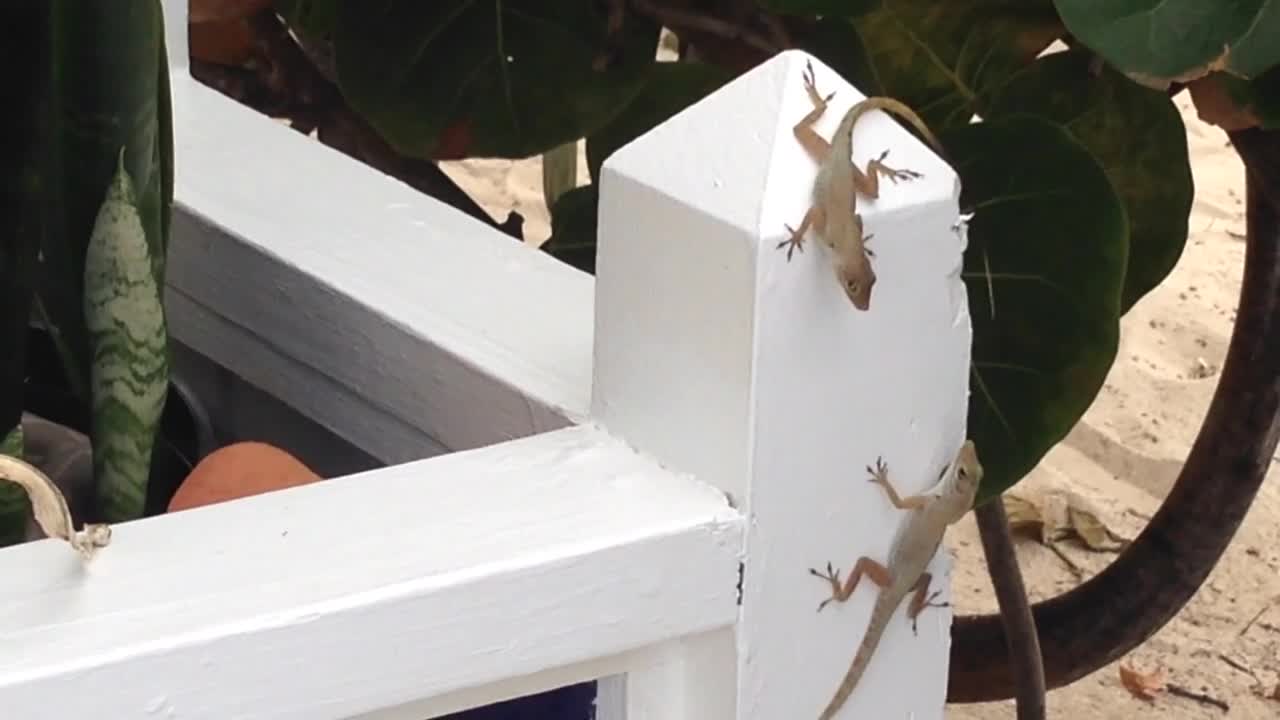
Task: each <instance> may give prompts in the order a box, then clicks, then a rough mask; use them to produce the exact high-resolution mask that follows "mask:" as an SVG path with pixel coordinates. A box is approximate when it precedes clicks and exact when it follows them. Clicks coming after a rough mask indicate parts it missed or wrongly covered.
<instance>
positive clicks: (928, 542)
mask: <svg viewBox="0 0 1280 720" xmlns="http://www.w3.org/2000/svg"><path fill="white" fill-rule="evenodd" d="M867 471H868V472H869V473H871V482H874V483H875V484H877V485H879V486H880V487H882V488H884V491H885V493H886V494H887V495H888V496H889V502H891V503H893V506H894V507H896V508H898V509H900V510H906V511H908V513H909V514H908V515H907V521H906V522H905V523H903V524H902V526H901V527H900V528H898V532H897V534H896V535H894V538H893V543H892V545H891V546H890V548H889V563H888V564H887V565H881V564H880V563H878V562H876V561H875V560H872V559H871V558H869V557H866V556H863V557H860V558H858V560H857V562H855V563H854V565H853V569H852V570H851V571H850V572H849V579H848V580H846V581H844V582H843V583H842V582H841V581H840V573H839V572H838V571H836V570H833V569H832V568H831V563H827V571H826V572H825V573H822V572H819V571H818V570H815V569H813V568H809V572H810V573H811V574H813V575H815V576H817V577H819V578H822V579H823V580H825V581H826V582H828V583H830V584H831V597H829V598H827V599H826V600H823V601H822V602H821V603H819V605H818V611H819V612H821V611H822V609H823V608H824V607H826V606H827V603H830V602H832V601H835V602H844V601H846V600H848V599H849V597H850V596H851V595H853V591H854V590H855V589H856V588H857V587H858V583H859V582H860V581H861V580H862V578H863V577H868V578H871V581H872V582H874V583H875V584H876V585H879V586H880V594H879V595H878V596H877V597H876V602H875V605H874V606H872V609H871V619H869V620H868V621H867V630H866V632H865V633H864V634H863V636H862V641H861V643H859V645H858V650H857V652H856V653H855V654H854V656H853V662H851V663H850V665H849V669H848V671H846V672H845V675H844V678H843V680H841V682H840V686H839V687H838V688H837V689H836V691H835V694H834V695H833V696H832V698H831V700H830V702H828V703H827V706H826V708H825V709H824V710H823V711H822V714H821V715H819V716H818V720H832V718H834V717H835V715H836V713H837V712H838V711H839V710H840V708H841V706H843V705H844V703H845V701H847V700H848V699H849V696H850V695H852V694H853V690H854V688H855V687H857V685H858V680H860V679H861V678H862V673H863V671H865V670H866V669H867V664H868V663H869V662H870V661H871V656H872V655H873V654H874V653H875V651H876V647H878V646H879V645H880V638H881V636H883V635H884V631H885V628H886V627H887V626H888V624H889V621H890V620H891V619H892V618H893V614H894V612H895V611H896V610H897V609H898V605H899V604H900V603H901V602H902V599H903V598H905V597H906V596H907V595H911V600H910V602H909V603H908V606H907V619H909V620H910V621H911V629H912V631H913V632H914V631H915V629H916V617H917V616H918V615H919V614H920V613H921V612H922V611H923V610H924V609H925V608H926V607H945V604H942V603H938V604H935V603H934V602H933V599H934V598H935V597H937V596H938V592H935V593H933V594H929V583H930V582H932V580H933V576H932V575H930V574H929V572H928V567H929V563H930V562H931V561H932V560H933V556H934V554H935V553H936V552H937V550H938V547H939V546H941V545H942V536H943V535H944V534H946V530H947V527H948V526H949V525H952V524H953V523H955V522H956V521H958V520H959V519H960V518H962V517H964V515H965V513H967V512H969V510H970V508H972V507H973V498H974V495H975V494H976V493H977V490H978V483H980V482H981V481H982V464H981V463H980V462H979V461H978V451H977V449H976V448H975V447H974V444H973V441H972V440H966V441H965V442H964V444H963V445H961V446H960V450H959V452H957V453H956V457H955V459H954V460H953V461H952V462H951V463H950V464H949V465H948V466H947V467H946V468H944V469H943V471H942V475H941V477H939V478H938V482H937V483H936V484H935V485H934V486H933V487H932V488H930V489H928V490H926V491H925V492H923V493H921V494H919V495H912V496H909V497H905V498H904V497H900V496H899V495H898V493H897V491H896V490H895V489H894V487H893V485H892V484H890V482H889V469H888V467H886V466H885V464H884V462H883V461H882V460H880V459H879V458H877V459H876V466H875V468H874V469H872V468H870V467H868V468H867ZM939 592H940V591H939Z"/></svg>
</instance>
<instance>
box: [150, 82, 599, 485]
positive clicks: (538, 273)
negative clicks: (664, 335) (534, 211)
mask: <svg viewBox="0 0 1280 720" xmlns="http://www.w3.org/2000/svg"><path fill="white" fill-rule="evenodd" d="M173 106H174V138H175V140H174V143H175V150H174V154H175V175H176V177H175V188H174V196H175V205H176V207H175V210H174V218H173V233H172V234H173V238H172V241H171V246H170V250H169V263H168V268H167V273H168V278H167V279H168V284H169V285H170V286H171V287H172V288H174V289H176V290H177V291H179V292H180V293H181V295H182V296H183V302H182V303H178V304H176V305H175V307H174V311H173V313H172V316H171V318H170V323H169V326H170V331H171V332H172V333H173V335H174V337H175V338H177V339H178V340H180V341H181V342H183V343H184V344H186V345H188V346H189V347H191V348H193V349H195V350H197V351H198V352H200V353H202V354H205V355H207V356H208V357H209V358H210V359H211V360H213V361H214V362H217V363H218V364H220V365H223V366H224V367H226V368H228V369H230V370H231V371H233V372H235V373H237V374H238V375H241V376H242V377H244V378H245V379H246V380H247V381H249V382H251V383H253V384H255V385H258V386H259V387H260V388H261V389H263V390H265V391H267V392H270V393H271V394H272V395H275V396H276V397H278V398H280V399H281V400H282V401H284V402H285V403H287V404H290V405H292V406H294V407H295V408H298V409H300V410H303V411H305V412H306V413H307V415H309V416H310V417H311V418H312V419H314V420H315V421H316V422H318V423H320V424H321V425H323V426H324V427H326V428H328V429H330V430H332V431H334V432H336V433H338V434H340V435H342V436H343V437H345V438H347V439H348V440H349V441H351V442H352V443H353V444H355V445H357V446H358V447H360V448H361V449H363V450H365V451H366V452H369V453H371V454H374V455H376V456H378V457H380V458H381V459H383V460H385V461H387V462H399V461H403V460H406V459H410V458H416V457H421V456H422V455H421V454H409V455H407V456H406V453H418V452H420V451H421V452H427V451H428V449H429V448H432V447H443V448H448V449H451V450H462V449H468V448H475V447H480V446H483V445H487V444H489V443H494V442H501V441H503V440H508V439H511V438H515V437H523V436H526V435H530V434H533V433H537V432H543V431H547V430H554V429H557V428H561V427H565V426H566V425H568V424H570V423H571V422H575V421H581V420H583V419H585V416H586V410H587V404H588V398H589V387H590V377H591V375H590V373H591V314H592V307H593V304H592V291H593V282H592V278H591V277H590V276H589V275H587V274H585V273H583V272H581V271H579V270H577V269H575V268H572V267H570V266H568V265H566V264H564V263H562V262H560V261H558V260H555V259H554V258H552V257H551V256H549V255H547V254H546V253H544V252H541V251H539V250H537V249H535V248H533V247H530V246H527V245H525V244H524V243H521V242H518V241H516V240H514V239H513V238H511V237H508V236H506V235H503V234H502V233H499V232H498V231H496V230H494V229H493V228H491V227H488V226H487V225H485V224H483V223H481V222H479V221H477V220H475V219H474V218H471V217H468V216H466V215H464V214H463V213H460V212H458V211H457V210H455V209H453V208H451V207H449V206H447V205H445V204H443V203H441V202H439V201H437V200H435V199H434V198H431V197H429V196H426V195H423V194H422V193H420V192H419V191H417V190H415V189H413V188H411V187H409V186H408V185H405V184H404V183H402V182H400V181H399V180H396V179H394V178H392V177H390V176H388V175H384V174H382V173H380V172H378V171H377V170H374V169H372V168H369V167H368V166H366V165H364V164H362V163H360V162H358V161H356V160H353V159H351V158H349V157H347V156H345V155H343V154H341V153H339V152H337V151H335V150H332V149H330V148H328V147H325V146H324V145H322V144H320V143H318V142H317V141H315V140H313V139H310V138H307V137H304V136H302V135H301V134H299V133H297V132H296V131H294V130H291V129H289V128H287V127H285V126H283V125H282V124H281V123H279V122H276V121H274V120H271V119H270V118H267V117H265V116H263V115H260V114H258V113H256V112H254V111H253V110H251V109H249V108H246V107H244V106H241V105H239V104H237V103H236V102H234V101H233V100H231V99H229V98H226V97H224V96H222V95H220V94H218V93H217V92H215V91H213V90H211V89H209V88H206V87H204V86H203V85H201V84H200V83H198V82H197V81H195V80H194V79H193V78H191V77H190V76H189V75H187V74H186V73H185V72H179V71H178V70H177V69H176V68H175V69H174V78H173ZM193 304H194V305H195V306H197V307H192V305H193ZM200 308H203V312H201V311H200ZM186 310H191V311H192V312H190V313H187V312H185V311H186ZM201 315H212V316H217V317H219V318H221V320H222V321H223V322H224V324H226V325H228V326H230V328H239V329H240V331H239V332H227V333H223V337H225V338H228V339H230V340H231V341H230V342H226V343H223V342H219V341H216V340H215V338H213V337H211V336H208V335H206V334H205V327H206V326H207V323H204V322H201V317H200V316H201ZM230 328H229V329H230ZM254 345H257V346H260V347H265V348H269V349H270V351H271V352H272V353H274V354H276V355H279V356H281V357H283V358H286V359H287V360H288V361H289V363H288V364H287V365H279V366H277V365H275V364H269V365H267V366H263V365H260V364H258V360H260V359H261V357H262V353H261V352H260V351H255V350H254V349H253V348H252V347H251V346H254ZM255 356H256V357H257V358H258V360H251V359H250V358H251V357H255ZM299 366H300V367H302V368H305V369H308V371H309V372H310V373H314V374H315V375H316V376H319V377H322V378H324V379H325V384H327V383H329V382H332V383H336V384H337V385H340V386H342V387H343V388H345V389H346V390H347V391H348V393H340V394H334V395H332V396H327V395H320V396H319V397H305V396H304V395H305V394H306V393H308V392H310V391H308V390H307V383H304V382H277V381H276V380H273V378H282V377H286V376H290V375H292V376H294V377H295V378H302V377H305V376H302V375H297V374H296V372H295V368H296V367H299ZM345 394H350V395H355V396H357V397H359V398H362V401H361V402H357V403H351V402H349V401H348V399H347V398H346V397H344V395H345ZM388 417H390V418H392V420H393V422H390V423H388V422H387V420H386V418H388ZM404 425H408V426H410V427H412V428H414V429H415V430H416V431H417V432H418V433H420V434H421V435H422V438H421V439H420V440H417V441H415V442H414V443H412V444H410V445H408V446H403V445H402V446H399V447H388V443H387V441H386V438H387V437H388V436H389V435H390V434H392V433H394V434H395V435H396V436H403V434H404V428H403V426H404Z"/></svg>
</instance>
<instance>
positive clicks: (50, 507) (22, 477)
mask: <svg viewBox="0 0 1280 720" xmlns="http://www.w3.org/2000/svg"><path fill="white" fill-rule="evenodd" d="M0 479H4V480H8V481H10V482H14V483H17V484H18V485H20V486H22V489H23V490H26V491H27V497H29V498H31V511H32V514H33V515H35V518H36V524H38V525H39V526H40V529H41V530H43V531H44V534H45V535H48V536H49V537H51V538H62V539H63V540H66V541H67V542H69V543H71V547H73V548H75V549H76V551H77V552H79V553H80V554H81V555H83V556H84V558H85V559H86V560H88V559H90V558H92V557H93V554H94V553H95V552H96V551H97V550H98V548H102V547H106V546H107V544H109V543H110V542H111V526H109V525H105V524H93V523H87V524H85V526H84V529H83V530H80V531H79V532H77V531H76V529H75V524H74V523H73V522H72V519H71V510H70V509H68V508H67V499H66V498H64V497H63V496H62V491H61V490H59V489H58V486H57V485H54V484H53V481H52V480H50V479H49V476H48V475H45V474H44V473H42V472H40V470H39V469H37V468H36V467H35V466H33V465H30V464H28V463H26V462H24V461H22V460H19V459H18V458H15V457H11V456H9V455H0Z"/></svg>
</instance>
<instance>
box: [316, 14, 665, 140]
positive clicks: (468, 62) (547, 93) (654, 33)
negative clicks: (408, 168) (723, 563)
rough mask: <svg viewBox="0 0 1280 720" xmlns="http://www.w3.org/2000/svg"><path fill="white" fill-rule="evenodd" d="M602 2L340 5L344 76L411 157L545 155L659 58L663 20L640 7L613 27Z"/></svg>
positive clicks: (606, 112)
mask: <svg viewBox="0 0 1280 720" xmlns="http://www.w3.org/2000/svg"><path fill="white" fill-rule="evenodd" d="M602 12H603V9H602V8H601V7H600V4H599V3H594V2H546V0H507V1H506V2H501V3H476V2H470V1H469V0H435V1H434V2H422V1H421V0H361V2H343V3H339V4H338V7H337V24H336V26H335V27H334V55H335V59H336V62H337V68H338V80H339V84H340V85H341V87H342V92H343V94H344V95H345V96H346V98H347V100H348V101H349V102H350V103H351V105H352V107H354V108H355V109H356V110H357V111H359V112H360V113H361V115H363V116H364V117H365V118H366V119H368V120H369V121H370V122H371V123H372V124H373V125H374V127H376V128H377V129H378V131H379V132H380V134H381V135H382V136H383V137H384V138H385V139H386V140H387V141H388V142H389V143H390V144H391V145H392V146H393V147H394V148H395V149H396V150H397V151H399V152H400V153H403V154H405V155H408V156H410V157H417V158H434V159H450V158H457V157H464V156H466V157H503V158H523V157H527V156H529V155H534V154H538V153H542V152H545V151H546V150H548V149H550V148H553V147H555V146H557V145H561V144H563V143H566V142H570V141H572V140H576V139H578V138H581V137H583V136H585V135H588V134H590V133H592V132H594V131H595V130H596V129H597V128H599V127H600V126H602V125H604V123H606V122H608V120H609V119H610V118H612V117H613V116H614V115H615V114H617V113H618V111H619V110H620V109H621V108H622V107H623V106H625V105H626V104H627V103H628V102H630V101H631V98H632V97H634V95H635V93H636V92H637V91H638V90H639V88H640V86H641V84H642V83H643V82H644V81H645V79H646V77H647V75H648V72H649V70H650V68H651V67H652V65H653V64H654V58H655V56H656V53H657V47H658V29H659V28H658V26H657V25H656V24H654V23H652V22H649V21H647V20H645V19H644V18H642V17H640V16H637V15H635V14H631V15H628V17H627V21H626V23H625V25H624V26H623V28H622V29H621V30H620V31H619V32H618V33H617V34H616V36H613V37H607V36H606V29H607V24H606V22H605V18H604V17H603V15H602V14H601V13H602ZM597 68H599V69H597Z"/></svg>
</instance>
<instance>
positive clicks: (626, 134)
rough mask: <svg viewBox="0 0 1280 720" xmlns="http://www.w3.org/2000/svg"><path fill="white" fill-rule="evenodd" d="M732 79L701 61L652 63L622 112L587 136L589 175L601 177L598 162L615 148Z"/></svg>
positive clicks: (720, 70)
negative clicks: (650, 70) (638, 89)
mask: <svg viewBox="0 0 1280 720" xmlns="http://www.w3.org/2000/svg"><path fill="white" fill-rule="evenodd" d="M731 79H732V78H731V77H730V75H729V73H727V72H725V71H724V70H722V69H720V68H718V67H716V66H714V65H707V64H704V63H689V62H661V63H657V64H655V65H654V66H653V71H652V72H650V73H649V76H648V78H646V79H645V82H644V84H643V85H642V86H641V88H640V92H638V93H636V96H635V97H634V98H632V100H631V102H629V103H627V105H626V107H625V108H623V110H622V112H620V113H618V114H617V115H616V116H615V117H614V118H613V119H612V120H610V121H609V122H608V123H606V124H604V125H603V126H602V127H600V129H598V130H597V131H595V132H594V133H592V134H591V136H590V137H588V138H587V171H588V172H590V173H591V177H592V178H599V177H600V166H601V165H602V164H603V163H604V161H605V160H606V159H607V158H608V157H609V156H610V155H612V154H613V152H614V151H615V150H617V149H618V148H620V147H622V146H623V145H626V144H627V143H629V142H631V141H632V140H635V139H636V138H638V137H640V136H641V135H643V134H645V133H647V132H649V131H650V130H652V129H653V128H655V127H657V126H658V125H660V124H662V123H663V122H666V120H667V119H668V118H670V117H671V116H672V115H675V114H676V113H678V112H680V111H681V110H684V109H685V108H687V107H689V106H690V105H692V104H693V103H695V102H697V101H698V100H701V99H702V98H704V97H706V96H707V95H709V94H710V93H711V92H712V91H714V90H716V89H718V88H719V87H720V86H721V85H724V84H725V83H726V82H728V81H729V80H731Z"/></svg>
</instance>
